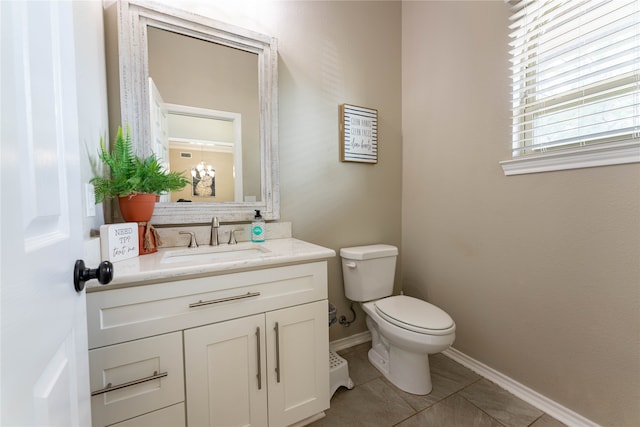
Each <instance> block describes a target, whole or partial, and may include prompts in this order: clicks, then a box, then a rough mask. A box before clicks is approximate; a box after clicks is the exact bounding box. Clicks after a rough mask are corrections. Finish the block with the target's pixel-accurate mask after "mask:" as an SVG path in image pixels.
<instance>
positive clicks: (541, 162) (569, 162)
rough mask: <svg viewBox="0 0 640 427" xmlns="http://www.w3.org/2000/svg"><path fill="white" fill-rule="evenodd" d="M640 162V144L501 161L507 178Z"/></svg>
mask: <svg viewBox="0 0 640 427" xmlns="http://www.w3.org/2000/svg"><path fill="white" fill-rule="evenodd" d="M625 163H640V141H631V142H621V143H617V144H607V145H601V146H595V145H594V146H592V147H583V148H579V149H575V150H565V151H558V152H556V153H547V154H540V155H533V156H526V157H520V158H516V159H513V160H504V161H501V162H500V166H502V170H503V171H504V174H505V175H507V176H508V175H523V174H529V173H540V172H551V171H559V170H567V169H580V168H591V167H596V166H609V165H619V164H625Z"/></svg>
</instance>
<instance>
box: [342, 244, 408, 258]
mask: <svg viewBox="0 0 640 427" xmlns="http://www.w3.org/2000/svg"><path fill="white" fill-rule="evenodd" d="M397 255H398V248H396V247H395V246H391V245H367V246H355V247H353V248H342V249H340V256H341V257H342V258H346V259H355V260H364V259H373V258H382V257H388V256H397Z"/></svg>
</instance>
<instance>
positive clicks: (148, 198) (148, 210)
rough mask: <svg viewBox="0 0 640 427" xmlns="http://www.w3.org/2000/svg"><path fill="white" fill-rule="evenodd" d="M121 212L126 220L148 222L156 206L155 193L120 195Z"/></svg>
mask: <svg viewBox="0 0 640 427" xmlns="http://www.w3.org/2000/svg"><path fill="white" fill-rule="evenodd" d="M118 204H119V206H120V213H121V214H122V219H124V220H125V221H126V222H147V221H149V220H150V219H151V216H152V215H153V208H155V206H156V195H155V194H132V195H130V196H124V197H118Z"/></svg>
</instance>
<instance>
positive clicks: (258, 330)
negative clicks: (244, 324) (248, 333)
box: [256, 326, 262, 390]
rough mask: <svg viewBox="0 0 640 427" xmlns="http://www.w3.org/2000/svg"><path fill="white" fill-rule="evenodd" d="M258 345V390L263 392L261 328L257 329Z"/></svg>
mask: <svg viewBox="0 0 640 427" xmlns="http://www.w3.org/2000/svg"><path fill="white" fill-rule="evenodd" d="M256 344H258V390H262V366H261V365H262V364H261V362H262V357H261V356H260V326H258V328H257V329H256Z"/></svg>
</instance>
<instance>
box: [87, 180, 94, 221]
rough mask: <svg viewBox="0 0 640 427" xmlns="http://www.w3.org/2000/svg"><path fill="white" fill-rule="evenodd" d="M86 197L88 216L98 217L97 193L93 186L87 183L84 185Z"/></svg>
mask: <svg viewBox="0 0 640 427" xmlns="http://www.w3.org/2000/svg"><path fill="white" fill-rule="evenodd" d="M84 195H85V202H86V204H87V206H86V207H87V216H96V202H95V200H96V192H95V189H94V188H93V184H90V183H86V184H85V185H84Z"/></svg>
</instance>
